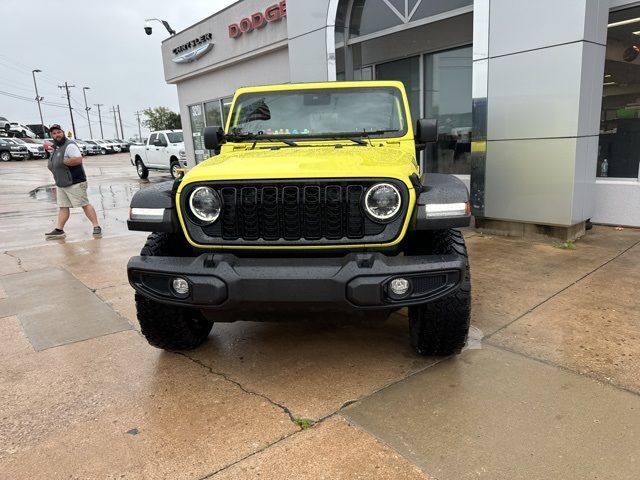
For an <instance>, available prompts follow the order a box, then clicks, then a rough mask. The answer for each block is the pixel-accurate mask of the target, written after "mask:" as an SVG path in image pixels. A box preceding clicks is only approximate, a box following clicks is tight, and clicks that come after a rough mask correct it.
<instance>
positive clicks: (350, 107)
mask: <svg viewBox="0 0 640 480" xmlns="http://www.w3.org/2000/svg"><path fill="white" fill-rule="evenodd" d="M407 132H408V121H407V112H406V110H405V104H404V99H403V96H402V92H401V91H400V90H399V89H398V88H395V87H391V86H383V87H334V88H331V87H325V88H320V89H310V88H309V89H305V88H297V89H294V88H292V89H286V90H275V91H269V90H266V91H261V92H247V93H241V94H240V95H238V97H237V98H236V99H235V101H234V104H233V109H232V111H231V112H230V115H229V123H228V131H227V134H226V137H227V139H228V140H230V141H232V142H245V141H256V140H258V141H259V140H266V141H282V140H284V139H295V140H301V141H303V140H306V139H309V140H322V139H326V140H336V139H345V140H349V139H352V138H358V139H359V138H363V137H364V138H399V137H404V136H405V135H406V134H407Z"/></svg>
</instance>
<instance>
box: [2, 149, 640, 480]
mask: <svg viewBox="0 0 640 480" xmlns="http://www.w3.org/2000/svg"><path fill="white" fill-rule="evenodd" d="M87 170H88V174H89V177H90V178H89V181H90V184H91V185H92V189H91V190H90V193H91V196H92V201H93V202H94V204H95V205H96V207H97V209H98V210H99V214H100V216H101V218H102V221H103V223H104V224H105V226H106V227H107V228H106V229H105V236H104V238H102V239H100V240H93V239H92V238H91V236H90V229H89V228H88V223H86V222H85V221H84V220H83V219H82V217H81V216H80V215H77V214H75V215H73V217H72V220H71V223H70V224H69V228H68V233H69V236H68V238H67V239H66V240H65V241H55V242H49V243H46V242H45V241H44V240H43V233H44V231H46V230H47V229H49V227H50V226H51V221H52V215H53V214H55V207H54V205H53V203H51V195H50V193H47V192H50V190H47V188H46V186H47V185H48V183H49V174H48V171H46V167H44V163H43V162H42V161H30V162H24V163H18V162H11V163H8V164H3V165H0V187H1V188H0V200H1V201H0V252H2V253H1V255H0V326H1V328H0V364H1V365H2V367H1V368H0V419H2V422H0V478H29V479H32V478H35V479H38V478H42V479H45V478H46V479H51V478H83V479H85V478H96V479H98V478H99V479H102V478H167V479H176V478H180V479H182V478H184V479H200V478H216V479H218V478H224V479H228V478H237V479H246V478H273V479H280V478H283V479H284V478H296V479H297V478H308V479H317V478H330V479H333V478H345V479H347V478H349V479H351V478H376V479H378V478H382V479H384V478H388V479H400V478H402V479H404V478H416V479H424V478H438V479H441V480H448V479H451V480H458V479H467V478H487V479H520V478H522V479H524V478H526V479H538V478H539V479H549V478H562V479H574V478H575V479H582V478H597V479H627V478H628V479H637V478H640V458H639V457H640V416H639V415H638V412H639V411H640V374H639V373H638V372H640V369H639V367H640V342H639V340H640V314H638V311H640V296H639V295H638V285H640V231H637V230H628V229H625V230H616V229H613V228H604V227H595V228H594V229H593V230H592V231H591V232H589V233H588V234H587V236H586V237H585V238H584V239H583V240H581V241H579V242H577V243H576V249H575V250H565V249H561V248H556V247H555V246H554V245H552V244H543V243H527V242H522V241H516V240H509V239H505V238H498V237H491V236H483V235H481V234H477V233H469V235H468V238H467V241H468V246H469V250H470V256H471V267H472V279H473V297H474V300H473V337H474V338H473V341H472V342H471V347H472V348H469V349H467V350H466V351H465V352H463V353H462V354H461V355H460V356H458V357H456V358H450V359H435V358H423V357H418V356H416V355H415V354H414V353H413V352H412V350H411V348H410V347H409V343H408V332H407V321H406V317H404V316H403V315H401V314H396V315H393V316H392V318H391V319H389V321H387V322H386V323H384V324H380V323H373V322H362V321H360V322H359V321H354V320H353V319H349V318H337V319H336V318H334V319H327V321H324V322H309V321H305V320H304V319H297V320H296V321H286V322H282V323H268V324H260V323H235V324H216V325H215V326H214V329H213V332H212V334H211V337H210V339H209V341H208V342H207V343H206V344H205V345H204V346H203V347H202V348H200V349H198V350H195V351H192V352H185V353H167V352H162V351H159V350H156V349H154V348H152V347H150V346H149V345H148V344H147V343H146V341H145V340H144V338H142V337H141V335H140V334H139V333H138V324H137V322H136V319H135V309H134V306H133V291H132V289H131V288H130V287H129V285H128V284H127V281H126V271H125V265H126V261H127V260H128V258H129V257H130V256H132V255H137V253H138V252H139V250H140V248H141V246H142V244H143V242H144V238H145V236H144V234H131V233H128V232H127V231H126V227H125V223H124V221H125V219H126V211H127V204H128V198H130V196H131V195H132V194H133V193H134V192H135V191H136V190H137V189H138V188H144V187H145V186H146V185H148V183H147V182H142V181H138V180H137V179H136V177H135V171H134V170H133V167H131V165H130V164H128V160H127V158H126V156H125V155H114V156H108V157H100V158H92V159H89V160H88V161H87ZM151 177H152V178H151V181H152V182H155V181H159V180H164V179H166V177H164V178H163V177H160V176H159V175H157V174H156V175H154V174H152V176H151ZM38 187H43V188H40V189H39V188H38ZM31 191H34V192H35V193H33V194H32V195H31V196H29V192H31ZM52 293H56V294H57V295H55V294H52ZM92 312H93V313H92Z"/></svg>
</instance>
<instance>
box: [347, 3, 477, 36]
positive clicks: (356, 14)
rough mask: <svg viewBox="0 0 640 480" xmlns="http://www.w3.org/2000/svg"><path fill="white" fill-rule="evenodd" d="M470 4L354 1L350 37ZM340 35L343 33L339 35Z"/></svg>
mask: <svg viewBox="0 0 640 480" xmlns="http://www.w3.org/2000/svg"><path fill="white" fill-rule="evenodd" d="M472 4H473V0H354V2H353V8H352V10H351V21H350V24H349V37H350V38H353V37H358V36H361V35H368V34H370V33H375V32H379V31H381V30H385V29H387V28H392V27H396V26H399V25H403V24H408V23H411V22H415V21H416V20H420V19H423V18H428V17H432V16H434V15H438V14H441V13H444V12H449V11H451V10H455V9H457V8H461V7H466V6H469V5H472ZM342 21H343V22H344V20H342ZM339 25H340V24H339V23H338V22H336V26H339ZM336 32H339V28H336ZM343 37H344V34H343V35H342V36H341V37H340V38H343ZM336 38H338V34H337V35H336Z"/></svg>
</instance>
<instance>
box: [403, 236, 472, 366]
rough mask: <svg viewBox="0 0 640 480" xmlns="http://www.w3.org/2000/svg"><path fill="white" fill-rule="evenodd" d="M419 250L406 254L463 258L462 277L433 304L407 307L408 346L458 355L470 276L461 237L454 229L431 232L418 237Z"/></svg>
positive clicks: (467, 319) (463, 337) (426, 352)
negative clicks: (464, 265) (464, 263)
mask: <svg viewBox="0 0 640 480" xmlns="http://www.w3.org/2000/svg"><path fill="white" fill-rule="evenodd" d="M425 233H426V232H425ZM414 240H415V239H414ZM419 250H421V251H420V252H417V253H413V252H412V251H411V250H409V251H408V252H407V253H409V254H411V253H413V254H414V255H416V254H425V253H427V252H428V253H429V254H432V255H448V254H458V255H461V256H463V257H464V258H465V259H467V265H466V269H465V273H464V278H463V279H462V284H461V286H460V288H459V289H458V290H456V291H455V292H453V293H451V294H449V295H447V296H446V297H443V298H441V299H439V300H436V301H434V302H428V303H424V304H421V305H416V306H413V307H409V335H410V338H411V346H413V348H415V350H416V352H418V354H420V355H437V356H443V355H453V354H458V353H460V352H461V351H462V348H463V347H464V345H465V342H466V341H467V335H468V333H469V323H470V319H471V277H470V274H469V262H468V256H467V247H466V245H465V242H464V237H463V236H462V234H461V233H460V232H459V231H458V230H453V229H450V230H435V231H433V232H429V234H428V235H421V238H420V243H419Z"/></svg>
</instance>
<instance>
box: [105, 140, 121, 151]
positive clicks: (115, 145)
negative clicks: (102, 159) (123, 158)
mask: <svg viewBox="0 0 640 480" xmlns="http://www.w3.org/2000/svg"><path fill="white" fill-rule="evenodd" d="M104 142H105V143H106V144H108V145H111V147H112V148H113V151H114V152H115V153H120V151H121V150H122V147H121V146H120V143H119V142H114V141H113V140H104Z"/></svg>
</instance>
